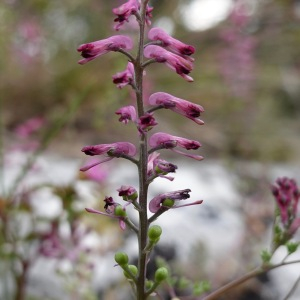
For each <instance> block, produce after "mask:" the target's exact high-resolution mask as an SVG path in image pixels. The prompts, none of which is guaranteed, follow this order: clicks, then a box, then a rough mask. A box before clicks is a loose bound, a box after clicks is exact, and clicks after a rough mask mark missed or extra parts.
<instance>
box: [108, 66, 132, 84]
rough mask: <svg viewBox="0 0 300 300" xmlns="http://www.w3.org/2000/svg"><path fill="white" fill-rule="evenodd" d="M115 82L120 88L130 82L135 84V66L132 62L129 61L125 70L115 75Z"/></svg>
mask: <svg viewBox="0 0 300 300" xmlns="http://www.w3.org/2000/svg"><path fill="white" fill-rule="evenodd" d="M113 83H114V84H116V85H117V87H118V88H119V89H122V88H123V87H124V86H126V85H128V84H129V85H132V84H134V66H133V63H132V62H128V64H127V67H126V69H125V71H123V72H119V73H117V74H115V75H113Z"/></svg>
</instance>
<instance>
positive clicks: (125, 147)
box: [80, 142, 136, 171]
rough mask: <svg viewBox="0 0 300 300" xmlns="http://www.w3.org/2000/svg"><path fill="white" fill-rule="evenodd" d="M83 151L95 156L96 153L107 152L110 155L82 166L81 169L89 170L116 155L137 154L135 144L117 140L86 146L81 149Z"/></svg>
mask: <svg viewBox="0 0 300 300" xmlns="http://www.w3.org/2000/svg"><path fill="white" fill-rule="evenodd" d="M81 151H82V152H84V153H85V154H86V155H91V156H94V155H102V154H107V155H108V157H107V158H105V159H103V160H101V161H98V162H96V163H92V164H89V165H87V166H85V167H82V168H81V169H80V171H86V170H89V169H90V168H92V167H94V166H97V165H99V164H101V163H104V162H106V161H109V160H112V159H113V158H114V157H121V156H134V155H135V154H136V148H135V146H134V145H133V144H131V143H128V142H117V143H112V144H100V145H93V146H85V147H83V148H82V149H81Z"/></svg>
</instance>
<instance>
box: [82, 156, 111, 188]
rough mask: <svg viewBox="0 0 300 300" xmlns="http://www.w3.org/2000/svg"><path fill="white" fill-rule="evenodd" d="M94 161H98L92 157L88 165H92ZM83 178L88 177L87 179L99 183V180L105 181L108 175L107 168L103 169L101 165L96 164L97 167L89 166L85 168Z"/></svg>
mask: <svg viewBox="0 0 300 300" xmlns="http://www.w3.org/2000/svg"><path fill="white" fill-rule="evenodd" d="M95 163H98V160H97V159H94V158H92V159H91V160H90V161H89V163H88V164H89V165H93V164H95ZM84 174H85V175H84V176H85V178H88V179H89V180H92V181H95V182H98V183H101V182H105V180H106V179H107V177H108V170H107V169H103V167H102V166H99V165H98V166H97V168H91V169H89V170H87V171H86V172H85V173H84Z"/></svg>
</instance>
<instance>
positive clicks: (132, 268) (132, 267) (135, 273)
mask: <svg viewBox="0 0 300 300" xmlns="http://www.w3.org/2000/svg"><path fill="white" fill-rule="evenodd" d="M128 269H129V271H130V272H131V273H132V275H133V276H136V275H137V273H138V268H137V267H136V266H135V265H128ZM123 274H124V276H125V277H126V278H128V279H131V276H130V275H129V274H128V272H126V270H124V272H123Z"/></svg>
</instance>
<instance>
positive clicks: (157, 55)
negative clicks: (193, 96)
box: [144, 45, 194, 82]
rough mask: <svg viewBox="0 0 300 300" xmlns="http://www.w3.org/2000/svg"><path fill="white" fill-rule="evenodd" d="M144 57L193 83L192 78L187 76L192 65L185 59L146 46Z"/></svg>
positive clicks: (154, 47)
mask: <svg viewBox="0 0 300 300" xmlns="http://www.w3.org/2000/svg"><path fill="white" fill-rule="evenodd" d="M144 55H145V56H146V57H147V58H152V59H154V60H155V61H156V62H159V63H165V64H166V65H167V66H168V67H169V68H170V69H172V70H174V71H175V72H176V73H177V74H179V75H180V76H181V77H183V78H184V79H185V80H187V81H189V82H192V81H194V80H193V78H192V77H190V76H188V75H187V74H189V73H190V72H191V71H192V69H193V64H192V62H190V61H188V60H186V59H185V58H183V57H181V56H179V55H177V54H174V53H172V52H169V51H167V50H165V49H164V48H162V47H159V46H155V45H149V46H147V47H146V48H145V49H144Z"/></svg>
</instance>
